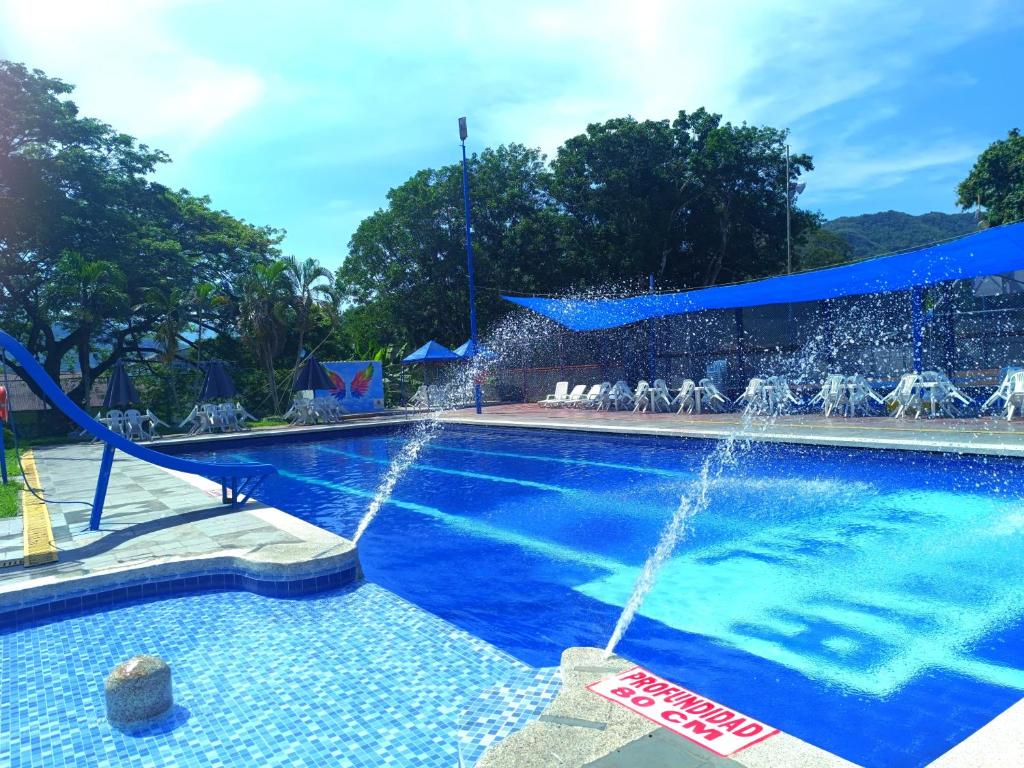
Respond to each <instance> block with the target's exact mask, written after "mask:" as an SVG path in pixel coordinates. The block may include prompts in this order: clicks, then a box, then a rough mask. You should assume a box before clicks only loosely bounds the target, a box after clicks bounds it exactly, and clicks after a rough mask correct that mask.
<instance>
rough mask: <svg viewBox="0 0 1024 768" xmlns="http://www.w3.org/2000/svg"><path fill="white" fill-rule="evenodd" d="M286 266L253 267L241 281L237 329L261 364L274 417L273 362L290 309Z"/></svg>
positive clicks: (277, 403)
mask: <svg viewBox="0 0 1024 768" xmlns="http://www.w3.org/2000/svg"><path fill="white" fill-rule="evenodd" d="M287 270H288V265H287V263H286V262H284V261H273V262H270V263H268V264H255V265H253V267H252V270H251V271H250V272H249V274H248V275H246V276H245V278H244V279H243V281H242V284H241V296H242V298H241V302H240V304H239V317H238V327H239V330H240V331H241V333H242V338H243V339H244V340H245V342H246V343H247V345H248V346H249V347H250V348H251V349H252V351H253V354H254V355H255V357H256V359H257V360H258V361H259V362H260V363H261V364H262V366H263V370H264V373H265V374H266V377H267V388H268V389H269V390H270V398H271V402H272V404H273V407H274V413H275V414H279V413H280V412H281V401H280V398H279V397H278V393H277V383H276V381H275V378H274V361H275V359H276V358H277V356H278V355H279V354H280V353H281V350H282V348H283V346H284V340H285V334H286V331H287V327H288V320H289V318H288V311H289V308H290V305H291V300H292V295H291V290H290V289H291V286H290V284H289V282H288V274H287Z"/></svg>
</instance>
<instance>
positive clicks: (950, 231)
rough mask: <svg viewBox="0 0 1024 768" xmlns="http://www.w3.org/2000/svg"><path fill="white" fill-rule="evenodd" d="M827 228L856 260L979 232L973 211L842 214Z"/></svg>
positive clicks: (826, 225)
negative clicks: (911, 213) (917, 214)
mask: <svg viewBox="0 0 1024 768" xmlns="http://www.w3.org/2000/svg"><path fill="white" fill-rule="evenodd" d="M823 228H824V229H826V230H828V231H829V232H832V233H834V234H836V235H839V236H840V237H842V238H843V239H844V240H845V241H846V242H847V243H849V245H850V248H851V249H852V255H853V258H854V259H863V258H867V257H869V256H880V255H882V254H885V253H894V252H896V251H906V250H910V249H912V248H918V247H921V246H924V245H930V244H932V243H937V242H940V241H942V240H950V239H952V238H955V237H960V236H961V235H967V234H970V233H971V232H976V231H977V229H978V222H977V221H976V220H975V218H974V214H973V213H935V212H933V213H925V214H922V215H920V216H912V215H910V214H909V213H900V212H899V211H882V212H880V213H865V214H862V215H860V216H840V217H839V218H838V219H832V220H831V221H828V222H825V224H824V226H823Z"/></svg>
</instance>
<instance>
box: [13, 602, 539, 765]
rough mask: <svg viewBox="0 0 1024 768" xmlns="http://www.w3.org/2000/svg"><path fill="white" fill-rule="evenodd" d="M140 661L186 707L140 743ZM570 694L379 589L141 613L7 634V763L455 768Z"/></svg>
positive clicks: (72, 619)
mask: <svg viewBox="0 0 1024 768" xmlns="http://www.w3.org/2000/svg"><path fill="white" fill-rule="evenodd" d="M140 652H148V653H155V654H157V655H159V656H161V657H162V658H164V659H167V660H168V661H169V663H170V665H171V669H172V672H173V676H174V692H175V701H176V704H175V709H174V710H172V712H171V713H170V715H169V716H168V717H165V718H163V719H162V720H160V721H158V722H157V723H155V724H153V725H150V726H145V727H143V728H141V729H137V730H133V731H132V732H131V733H125V732H122V731H119V730H116V729H114V728H112V727H111V726H110V725H109V724H108V723H107V721H106V717H105V712H104V704H103V679H104V677H105V676H106V674H107V673H108V672H109V671H110V670H111V669H113V667H114V666H115V665H116V664H118V663H120V662H122V661H124V660H125V659H126V658H129V657H130V656H133V655H135V654H136V653H140ZM557 686H558V681H557V672H556V671H555V670H537V669H532V668H530V667H527V666H526V665H524V664H522V663H521V662H519V661H517V660H515V659H513V658H511V657H510V656H508V655H507V654H505V653H503V652H501V651H499V650H498V649H496V648H494V647H493V646H490V645H488V644H487V643H485V642H483V641H481V640H480V639H479V638H476V637H474V636H472V635H470V634H468V633H466V632H463V631H462V630H459V629H457V628H456V627H453V626H452V625H450V624H448V623H447V622H444V621H442V620H441V619H438V618H437V617H435V616H433V615H431V614H430V613H427V612H426V611H423V610H420V609H419V608H416V607H415V606H413V605H410V604H409V603H407V602H405V601H404V600H401V599H399V598H397V597H395V596H394V595H393V594H390V593H389V592H387V591H386V590H383V589H381V588H380V587H378V586H376V585H373V584H363V585H361V586H359V587H357V588H348V589H343V590H336V591H332V592H329V593H322V594H319V595H312V596H307V597H302V598H292V599H283V598H268V597H261V596H258V595H254V594H250V593H248V592H226V591H221V592H204V593H197V594H186V595H180V596H177V597H171V598H164V599H159V600H139V601H134V602H129V603H124V604H121V605H117V606H115V607H110V608H106V609H104V610H101V611H95V612H89V613H85V614H80V615H72V616H66V617H64V618H61V619H60V620H46V621H36V622H27V623H23V624H21V625H18V626H14V627H6V628H4V629H3V630H0V765H3V766H11V768H15V767H17V768H30V767H31V768H56V767H57V766H68V767H69V768H71V767H72V766H73V767H74V768H80V767H85V766H122V765H123V766H129V765H130V766H153V767H154V768H155V767H156V766H161V767H162V766H175V768H207V767H208V766H239V768H242V767H245V768H248V767H249V766H282V767H283V768H284V767H287V768H290V767H291V766H323V768H328V767H329V768H378V767H379V766H388V767H389V768H452V767H453V766H455V765H456V764H457V762H458V759H459V754H460V752H461V754H462V757H463V758H464V759H465V760H466V761H467V764H472V762H473V761H474V760H476V758H477V757H479V756H480V754H482V753H483V750H484V748H485V747H486V746H487V745H488V744H489V743H491V741H493V740H494V739H495V738H499V737H501V736H503V735H505V734H507V733H508V732H509V731H511V730H514V729H516V728H518V727H521V726H522V725H523V723H524V722H525V721H527V720H528V719H529V718H532V717H536V716H537V715H538V714H540V712H541V711H543V708H544V706H546V704H547V703H550V701H551V700H552V698H553V696H554V695H555V693H556V692H557Z"/></svg>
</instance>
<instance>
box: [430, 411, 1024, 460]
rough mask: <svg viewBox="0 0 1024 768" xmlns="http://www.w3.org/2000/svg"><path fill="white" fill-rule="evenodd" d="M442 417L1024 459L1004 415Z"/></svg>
mask: <svg viewBox="0 0 1024 768" xmlns="http://www.w3.org/2000/svg"><path fill="white" fill-rule="evenodd" d="M442 418H444V419H445V420H446V421H449V422H452V423H457V424H475V425H482V426H499V427H500V426H504V427H526V428H535V429H569V430H579V431H584V432H605V433H613V434H638V435H663V436H666V437H699V438H723V437H727V436H729V435H731V434H735V435H737V436H739V437H743V438H749V439H752V440H763V441H766V442H783V443H796V444H801V445H825V446H836V447H846V448H884V449H890V450H902V451H935V452H943V453H972V454H982V455H988V456H1018V457H1024V422H1007V421H1006V420H1004V419H998V418H974V419H893V418H889V417H885V416H869V417H856V418H849V419H846V418H842V417H832V418H826V417H824V416H821V415H817V414H799V415H786V416H779V417H777V418H775V419H771V420H769V419H766V418H764V417H757V418H754V419H753V420H752V421H750V422H749V423H748V424H746V425H745V424H744V419H743V416H742V415H741V414H739V413H705V414H700V415H694V414H683V415H676V414H668V413H631V412H628V411H592V410H585V409H581V408H568V407H562V408H544V407H541V406H538V405H535V404H530V403H525V404H510V405H497V406H489V407H487V408H485V409H484V412H483V413H482V414H479V415H478V414H476V413H474V412H473V411H472V410H467V409H462V410H458V411H450V412H448V413H445V414H444V415H443V417H442ZM737 429H738V430H739V431H738V432H737Z"/></svg>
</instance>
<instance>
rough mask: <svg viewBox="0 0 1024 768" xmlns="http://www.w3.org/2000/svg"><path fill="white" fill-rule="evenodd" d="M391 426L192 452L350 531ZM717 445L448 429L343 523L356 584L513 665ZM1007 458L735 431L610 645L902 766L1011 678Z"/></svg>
mask: <svg viewBox="0 0 1024 768" xmlns="http://www.w3.org/2000/svg"><path fill="white" fill-rule="evenodd" d="M402 441H403V435H402V434H401V433H396V432H386V431H374V432H363V433H358V434H353V435H350V436H342V437H338V438H334V439H322V440H318V441H317V442H291V443H276V444H268V445H251V446H249V447H244V448H243V447H231V448H218V449H217V450H214V451H204V452H202V453H199V452H194V453H191V454H190V455H192V456H194V457H203V458H232V459H241V460H253V461H267V462H270V463H273V464H275V465H276V466H277V467H279V468H280V469H281V475H280V477H278V478H276V479H274V480H273V481H271V482H269V483H268V484H267V485H266V486H265V487H264V488H262V489H261V492H260V493H259V494H257V495H258V496H259V497H260V498H261V499H262V500H263V501H265V502H267V503H269V504H272V505H274V506H277V507H279V508H281V509H284V510H286V511H288V512H291V513H293V514H295V515H298V516H300V517H302V518H304V519H306V520H309V521H311V522H313V523H315V524H317V525H320V526H322V527H325V528H328V529H330V530H333V531H336V532H338V533H340V534H342V535H349V536H350V535H351V534H352V532H353V530H354V529H355V526H356V524H357V522H358V520H359V518H360V516H361V515H362V513H363V512H364V510H365V509H366V506H367V504H368V501H369V499H370V498H371V497H372V496H373V493H374V490H375V488H376V486H377V483H378V482H379V480H380V478H381V476H382V474H383V473H384V472H385V470H386V469H387V466H388V464H389V462H390V460H391V458H392V456H393V455H394V454H395V453H396V452H397V451H398V450H399V449H400V448H401V445H402ZM712 448H713V444H712V443H710V442H707V441H697V440H680V439H676V438H655V437H638V436H612V435H584V434H580V433H571V432H554V431H538V430H515V429H506V428H501V429H484V428H476V427H473V428H468V427H448V428H446V429H445V431H444V432H443V433H442V434H441V436H440V437H439V438H438V439H437V440H436V441H435V442H434V443H433V444H431V445H430V446H429V447H428V448H427V449H425V451H424V453H423V454H422V455H421V457H420V459H419V461H418V463H417V464H416V465H415V467H414V469H412V470H411V471H410V472H409V473H408V475H407V476H406V477H404V478H403V479H402V480H401V481H400V482H399V484H398V486H397V487H396V489H395V494H394V497H393V500H392V501H391V503H389V504H388V505H387V506H386V507H385V508H384V509H383V510H382V512H381V514H380V516H379V517H378V519H377V520H376V521H375V522H374V524H373V526H372V527H371V528H370V529H369V531H368V532H367V534H366V535H365V536H364V538H363V539H362V540H361V541H360V558H361V561H362V564H363V568H364V571H365V573H366V577H367V579H368V580H370V581H372V582H376V583H379V584H381V585H382V586H384V587H386V588H387V589H389V590H392V591H394V592H396V593H397V594H399V595H401V596H402V597H405V598H406V599H408V600H410V601H411V602H413V603H415V604H416V605H418V606H421V607H423V608H425V609H427V610H428V611H431V612H432V613H435V614H436V615H438V616H440V617H442V618H444V619H447V620H449V621H451V622H453V623H455V624H456V625H458V626H460V627H462V628H464V629H466V630H468V631H469V632H471V633H472V634H474V635H476V636H478V637H481V638H483V639H484V640H487V641H489V642H491V643H493V644H495V645H497V646H498V647H499V648H502V649H504V650H505V651H507V652H509V653H511V654H512V655H514V656H516V657H518V658H519V659H522V660H523V661H525V662H526V663H528V664H530V665H533V666H537V667H542V666H550V665H553V664H556V663H557V661H558V655H559V653H560V652H561V650H562V649H564V648H565V647H568V646H572V645H599V646H603V645H604V643H605V642H606V641H607V639H608V637H609V634H610V633H611V630H612V627H613V626H614V624H615V621H616V619H617V617H618V615H619V613H620V610H621V607H622V605H623V604H624V603H625V600H626V598H627V596H628V594H629V592H630V590H631V588H632V585H633V580H634V578H635V576H636V573H637V570H638V568H639V567H640V565H641V564H642V563H643V560H644V559H645V557H646V555H647V553H648V552H649V551H650V549H651V548H652V547H653V545H654V544H655V542H656V541H657V538H658V534H659V532H660V529H661V528H662V526H663V525H664V523H665V522H666V520H667V519H668V517H669V515H670V514H671V513H672V511H673V510H674V509H675V507H676V505H677V504H678V501H679V497H680V495H681V494H683V493H685V492H686V491H687V489H688V488H690V487H691V485H692V483H693V482H694V478H695V475H696V473H697V471H698V470H699V468H700V465H701V463H702V461H703V460H704V458H705V457H706V455H707V454H708V453H709V452H710V451H711V450H712ZM1021 476H1022V474H1021V465H1020V463H1019V462H1017V461H1013V460H1005V459H984V458H979V457H950V456H943V455H929V454H916V453H896V452H883V451H842V450H838V449H824V448H821V449H818V448H808V447H799V446H783V445H778V444H774V445H773V444H755V445H753V446H751V447H749V448H747V449H744V450H740V451H739V454H738V456H737V464H736V465H735V466H732V467H730V468H728V469H727V470H726V472H725V473H724V474H723V477H722V480H721V482H720V483H719V484H718V485H716V486H715V487H714V488H713V489H712V492H711V495H710V504H709V506H708V508H707V509H706V510H705V511H703V512H702V513H700V514H699V515H697V516H696V517H695V518H694V519H693V520H692V523H691V531H690V535H689V537H688V538H687V540H686V541H685V542H683V543H682V544H681V545H680V547H679V549H678V551H677V552H676V554H675V556H674V557H673V558H672V560H671V561H670V562H669V563H668V564H667V566H666V567H665V569H664V570H663V571H662V572H661V574H660V576H659V580H658V583H657V585H656V586H655V588H654V590H653V591H652V592H651V594H650V595H649V597H648V599H647V601H646V603H645V604H644V606H643V608H642V609H641V612H640V614H639V615H638V616H637V618H636V620H635V621H634V623H633V625H632V627H631V628H630V630H629V632H628V633H627V635H626V637H625V639H624V641H623V642H622V643H621V645H620V646H619V649H618V650H619V651H620V652H621V653H622V654H623V655H625V656H627V657H629V658H631V659H633V660H635V661H637V662H639V663H641V664H644V665H646V666H648V667H650V668H651V669H653V670H655V671H657V672H659V673H661V674H663V675H665V676H667V677H670V678H672V679H674V680H675V681H676V682H678V683H680V684H682V685H685V686H686V687H688V688H690V689H693V690H696V691H698V692H700V693H702V694H705V695H707V696H708V697H711V698H713V699H715V700H717V701H720V702H722V703H724V704H726V705H729V706H731V707H734V708H737V709H739V710H741V711H743V712H745V713H746V714H749V715H752V716H754V717H757V718H759V719H762V720H764V721H767V722H769V723H771V724H772V725H774V726H777V727H779V728H781V729H783V730H785V731H788V732H790V733H792V734H794V735H795V736H797V737H799V738H802V739H805V740H807V741H809V742H811V743H813V744H816V745H818V746H820V747H822V748H824V749H827V750H829V751H832V752H835V753H836V754H839V755H841V756H843V757H846V758H848V759H850V760H853V761H854V762H858V763H862V764H864V765H868V766H920V765H924V764H925V763H927V762H928V761H930V760H931V759H934V758H935V757H937V756H938V755H939V754H941V753H943V752H945V751H946V750H947V749H948V748H949V747H951V746H952V745H953V744H955V743H957V742H959V741H961V740H962V739H963V738H965V737H966V736H967V735H969V734H970V733H971V732H973V731H974V730H976V729H977V728H979V727H981V726H982V725H984V724H985V723H986V722H987V721H989V720H991V719H992V718H993V717H995V716H996V715H997V714H999V713H1000V712H1001V711H1003V710H1004V709H1006V708H1007V707H1008V706H1010V705H1011V704H1013V703H1014V702H1015V701H1017V700H1018V699H1020V698H1021V697H1022V696H1024V645H1022V641H1024V594H1022V593H1024V558H1021V557H1020V552H1021V549H1022V547H1024V485H1022V484H1021V482H1020V480H1021Z"/></svg>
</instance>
